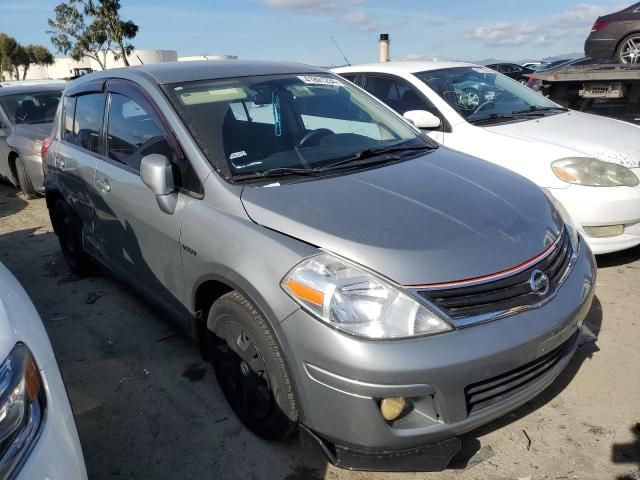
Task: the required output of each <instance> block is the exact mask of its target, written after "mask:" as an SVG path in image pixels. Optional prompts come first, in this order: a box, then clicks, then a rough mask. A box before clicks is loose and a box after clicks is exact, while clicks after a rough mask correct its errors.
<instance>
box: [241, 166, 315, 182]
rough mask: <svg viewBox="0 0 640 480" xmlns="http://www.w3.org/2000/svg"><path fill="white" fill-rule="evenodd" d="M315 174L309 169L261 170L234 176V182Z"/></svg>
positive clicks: (282, 168)
mask: <svg viewBox="0 0 640 480" xmlns="http://www.w3.org/2000/svg"><path fill="white" fill-rule="evenodd" d="M316 173H317V172H316V170H315V169H311V168H293V167H278V168H270V169H269V170H263V171H262V172H255V173H246V174H244V175H234V177H233V179H234V180H249V179H255V178H274V177H285V176H288V175H294V176H312V175H315V174H316Z"/></svg>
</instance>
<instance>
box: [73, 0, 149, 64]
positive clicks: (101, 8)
mask: <svg viewBox="0 0 640 480" xmlns="http://www.w3.org/2000/svg"><path fill="white" fill-rule="evenodd" d="M84 5H85V13H86V14H88V15H91V16H93V17H94V18H95V19H96V21H98V22H99V24H100V25H102V26H103V28H104V29H105V33H106V34H107V35H108V36H109V38H110V39H111V41H112V42H113V43H114V44H115V45H116V46H117V51H114V52H113V54H114V58H115V59H116V60H118V59H119V58H122V61H123V62H124V64H125V65H126V66H127V67H128V66H129V60H128V59H127V55H129V54H130V53H131V52H132V51H133V48H134V47H133V45H132V44H131V43H130V42H129V40H133V39H134V38H135V36H136V35H137V33H138V30H139V27H138V25H136V24H135V23H133V22H132V21H131V20H126V21H125V20H122V19H121V18H120V7H121V5H120V0H98V1H97V2H95V1H93V0H88V1H86V2H85V3H84Z"/></svg>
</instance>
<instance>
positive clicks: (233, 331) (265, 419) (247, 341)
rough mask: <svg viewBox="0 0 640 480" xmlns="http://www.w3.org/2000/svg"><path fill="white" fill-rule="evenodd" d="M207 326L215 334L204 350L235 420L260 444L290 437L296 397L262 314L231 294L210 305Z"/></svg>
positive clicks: (295, 423) (295, 421)
mask: <svg viewBox="0 0 640 480" xmlns="http://www.w3.org/2000/svg"><path fill="white" fill-rule="evenodd" d="M207 324H208V325H209V326H211V325H213V326H214V330H215V333H214V332H211V331H210V332H209V341H210V343H209V347H210V352H211V362H212V364H213V368H214V371H215V373H216V377H217V379H218V383H219V384H220V388H221V389H222V392H223V394H224V396H225V398H226V399H227V402H228V403H229V405H230V406H231V409H232V410H233V411H234V413H235V414H236V415H237V417H238V418H239V419H240V421H241V422H242V423H243V424H244V425H245V426H246V427H247V428H248V429H249V430H251V431H252V432H253V433H255V434H256V435H257V436H259V437H261V438H263V439H266V440H284V439H286V438H288V437H290V436H292V435H293V434H294V433H295V432H296V431H297V426H298V415H299V414H298V401H297V395H296V392H295V387H294V385H293V381H292V377H291V373H290V372H289V368H288V367H287V364H286V361H285V359H284V356H283V353H282V349H281V347H280V345H279V344H278V341H277V339H276V337H275V336H274V335H273V332H272V330H271V327H270V325H269V324H268V323H267V321H266V320H265V318H264V317H263V316H262V314H261V313H260V312H259V311H258V309H257V308H256V307H255V306H254V305H253V304H252V303H251V302H249V301H248V300H247V299H246V298H245V297H244V296H243V295H242V294H240V293H239V292H236V291H234V292H230V293H227V294H226V295H223V296H222V297H220V298H219V299H218V300H216V302H215V303H214V304H213V305H212V306H211V309H210V311H209V316H208V322H207ZM230 345H233V348H232V347H231V346H230Z"/></svg>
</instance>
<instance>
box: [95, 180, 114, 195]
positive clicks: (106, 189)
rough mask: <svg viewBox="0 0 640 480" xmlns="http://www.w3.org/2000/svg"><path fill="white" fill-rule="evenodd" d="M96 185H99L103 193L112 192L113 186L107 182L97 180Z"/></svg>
mask: <svg viewBox="0 0 640 480" xmlns="http://www.w3.org/2000/svg"><path fill="white" fill-rule="evenodd" d="M96 185H98V187H99V188H100V190H102V191H103V192H110V191H111V185H109V182H108V181H107V180H101V179H99V178H96Z"/></svg>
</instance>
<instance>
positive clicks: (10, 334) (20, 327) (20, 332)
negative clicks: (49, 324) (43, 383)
mask: <svg viewBox="0 0 640 480" xmlns="http://www.w3.org/2000/svg"><path fill="white" fill-rule="evenodd" d="M17 342H23V343H24V344H25V345H27V347H29V349H30V350H31V352H32V353H33V355H34V357H35V358H36V361H37V362H38V366H39V367H40V369H43V368H45V367H46V366H47V365H48V364H49V363H50V362H52V361H53V360H54V357H53V350H52V349H51V344H50V343H49V337H48V336H47V333H46V331H45V329H44V326H43V325H42V321H41V320H40V316H39V315H38V312H37V311H36V309H35V307H34V306H33V303H32V302H31V300H30V299H29V296H28V295H27V294H26V292H25V291H24V289H23V288H22V286H21V285H20V283H18V281H17V280H16V279H15V277H14V276H13V275H12V274H11V272H9V270H7V268H6V267H5V266H4V265H2V264H1V263H0V364H2V362H4V360H5V359H6V358H7V356H8V355H9V353H11V350H13V347H14V346H15V345H16V343H17Z"/></svg>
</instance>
